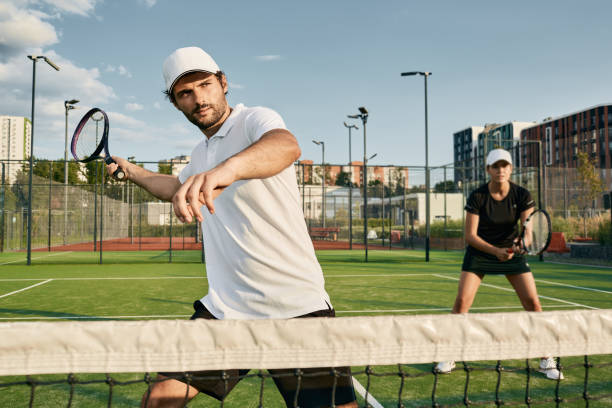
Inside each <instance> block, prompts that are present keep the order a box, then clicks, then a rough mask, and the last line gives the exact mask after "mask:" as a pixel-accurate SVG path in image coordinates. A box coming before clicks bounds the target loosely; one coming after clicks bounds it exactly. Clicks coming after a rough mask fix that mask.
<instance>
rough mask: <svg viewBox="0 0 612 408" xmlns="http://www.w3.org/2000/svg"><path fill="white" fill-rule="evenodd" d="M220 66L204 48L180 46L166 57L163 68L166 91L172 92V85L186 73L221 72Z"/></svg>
mask: <svg viewBox="0 0 612 408" xmlns="http://www.w3.org/2000/svg"><path fill="white" fill-rule="evenodd" d="M219 71H220V69H219V66H218V65H217V63H216V62H215V60H213V59H212V57H211V56H210V55H208V54H207V53H206V52H205V51H204V50H203V49H201V48H199V47H185V48H179V49H178V50H176V51H174V52H173V53H172V54H170V55H169V56H168V58H166V60H165V61H164V65H163V68H162V72H163V74H164V81H165V82H166V91H168V92H171V91H172V87H173V86H174V84H175V83H176V81H178V80H179V78H180V77H182V76H183V75H185V74H188V73H190V72H210V73H211V74H216V73H217V72H219Z"/></svg>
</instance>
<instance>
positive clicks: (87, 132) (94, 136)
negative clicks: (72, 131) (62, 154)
mask: <svg viewBox="0 0 612 408" xmlns="http://www.w3.org/2000/svg"><path fill="white" fill-rule="evenodd" d="M96 119H98V118H97V117H96V115H94V116H92V117H90V118H89V120H87V122H85V125H83V128H82V129H81V132H80V133H79V135H78V137H77V140H76V144H75V145H74V149H73V150H74V152H73V153H74V154H75V156H76V157H77V158H78V160H86V159H88V158H90V157H92V156H93V155H94V153H95V152H96V150H97V149H98V147H99V146H100V144H101V142H102V137H103V134H104V121H103V120H96Z"/></svg>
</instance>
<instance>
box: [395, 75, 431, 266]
mask: <svg viewBox="0 0 612 408" xmlns="http://www.w3.org/2000/svg"><path fill="white" fill-rule="evenodd" d="M415 75H420V76H422V77H423V78H424V79H425V262H429V238H430V235H431V225H430V224H431V222H430V219H429V218H430V216H429V213H430V201H429V199H430V197H429V190H430V186H429V136H428V120H427V78H428V77H429V76H430V75H431V72H427V71H410V72H402V73H401V76H403V77H405V76H415Z"/></svg>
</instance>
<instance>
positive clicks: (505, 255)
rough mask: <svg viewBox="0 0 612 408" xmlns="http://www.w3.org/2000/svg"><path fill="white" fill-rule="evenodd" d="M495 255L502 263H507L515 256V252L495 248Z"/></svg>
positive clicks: (508, 249) (509, 249)
mask: <svg viewBox="0 0 612 408" xmlns="http://www.w3.org/2000/svg"><path fill="white" fill-rule="evenodd" d="M493 255H495V256H496V257H497V259H499V260H500V261H501V262H505V261H508V260H510V259H512V257H513V256H514V251H513V250H512V248H495V253H494V254H493Z"/></svg>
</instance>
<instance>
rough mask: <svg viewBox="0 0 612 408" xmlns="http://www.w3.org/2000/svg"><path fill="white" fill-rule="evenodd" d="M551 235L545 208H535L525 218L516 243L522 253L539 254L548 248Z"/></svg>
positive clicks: (548, 217)
mask: <svg viewBox="0 0 612 408" xmlns="http://www.w3.org/2000/svg"><path fill="white" fill-rule="evenodd" d="M551 237H552V228H551V223H550V216H549V215H548V213H547V212H546V211H545V210H535V211H534V212H532V213H531V214H530V215H529V217H527V219H526V220H525V224H524V225H523V229H522V231H521V235H519V237H518V238H517V244H518V246H519V248H520V252H521V253H523V254H527V255H540V254H541V253H542V252H544V251H545V250H546V248H548V245H549V244H550V239H551ZM509 252H512V249H510V251H509Z"/></svg>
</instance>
